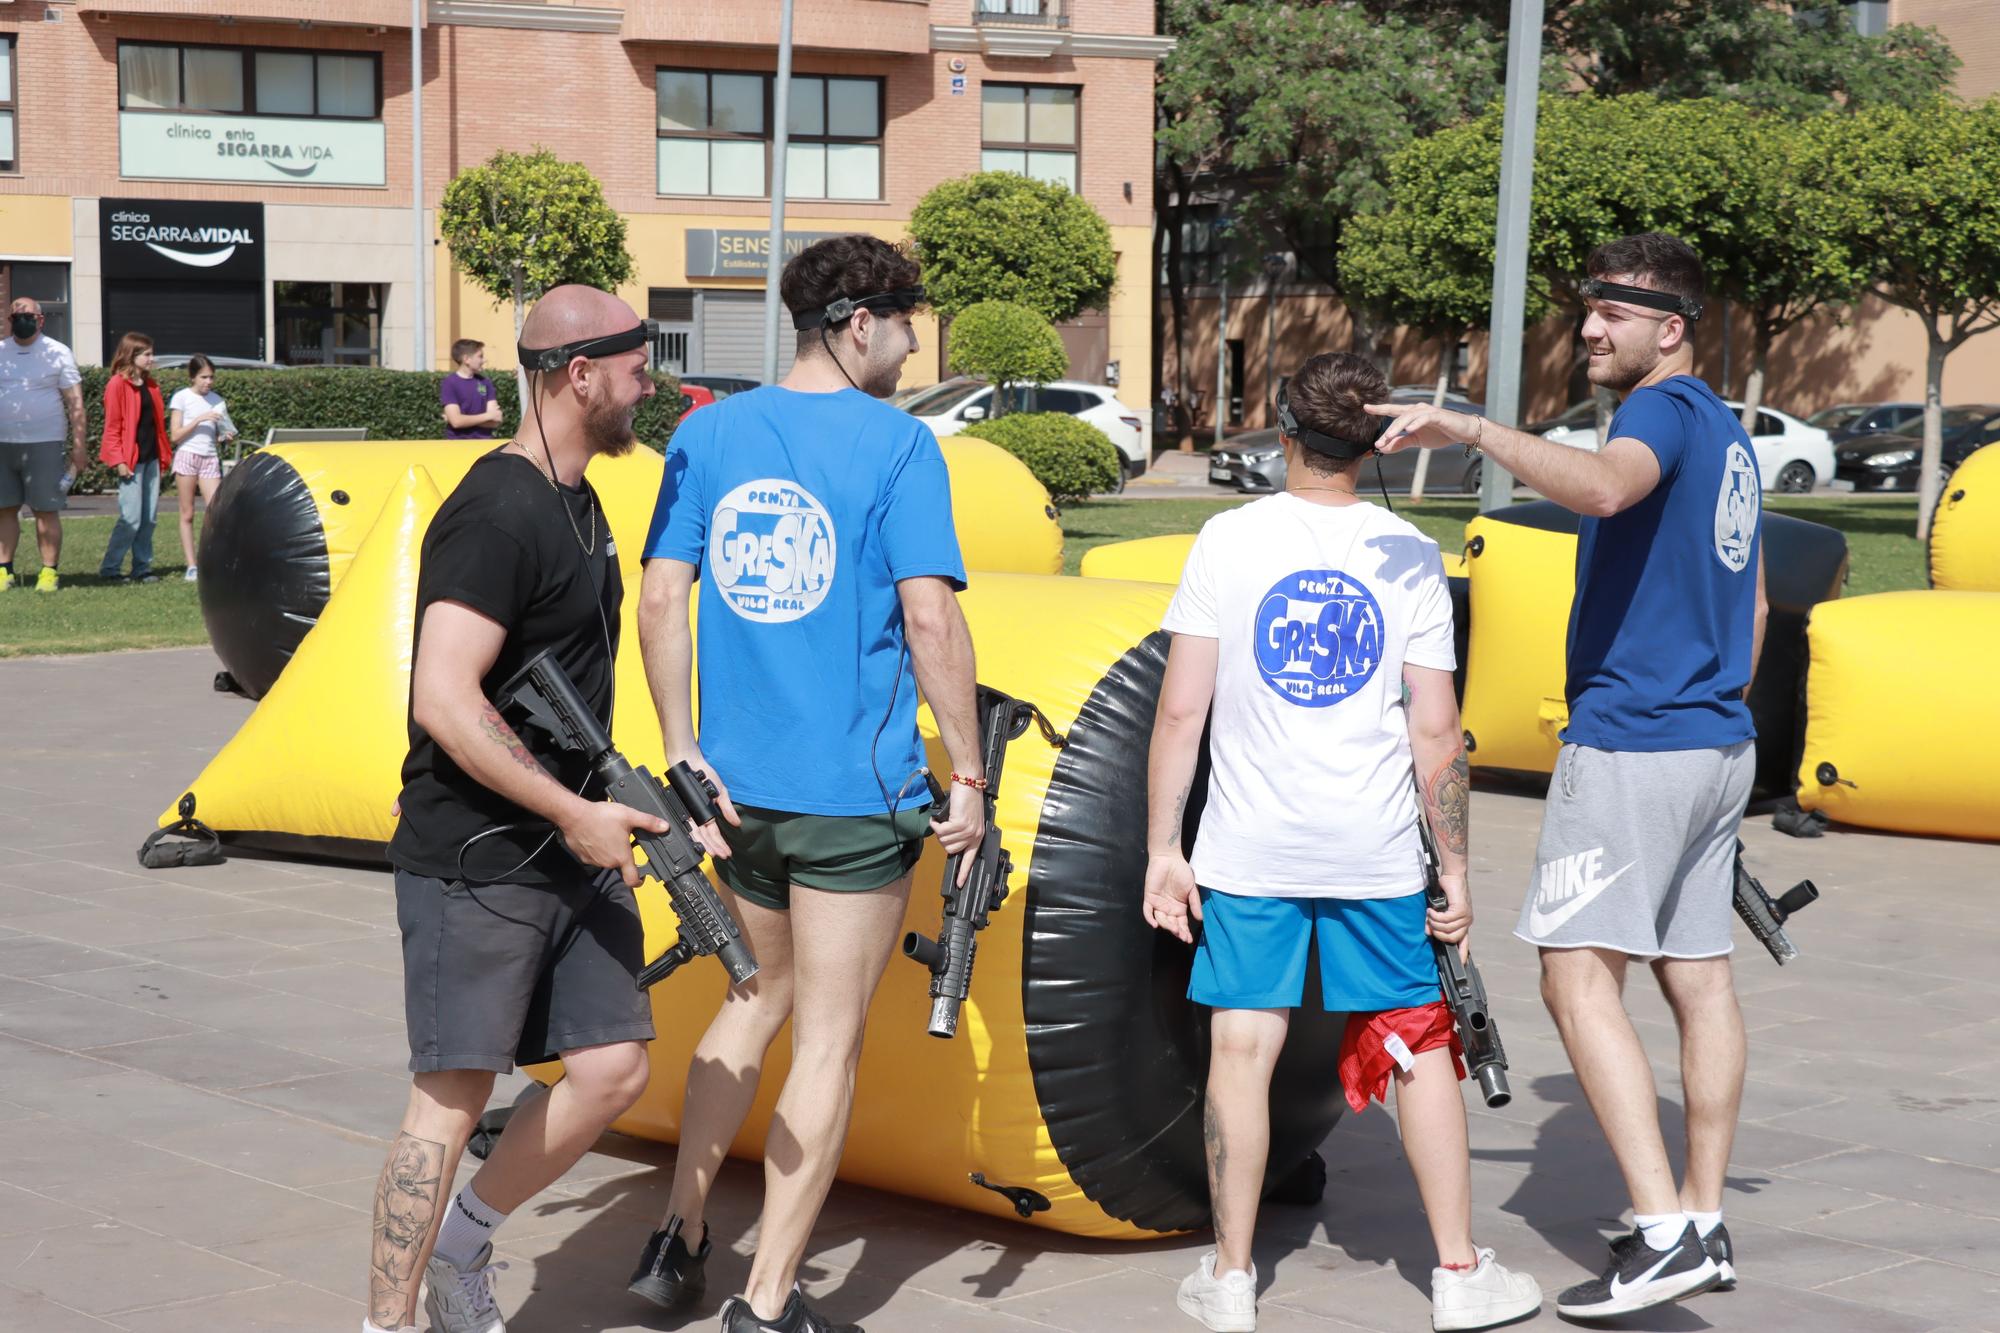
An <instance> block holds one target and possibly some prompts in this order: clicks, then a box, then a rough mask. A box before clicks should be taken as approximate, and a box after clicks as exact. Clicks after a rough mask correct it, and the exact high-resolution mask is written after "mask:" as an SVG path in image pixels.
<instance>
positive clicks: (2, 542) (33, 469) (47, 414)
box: [0, 296, 90, 592]
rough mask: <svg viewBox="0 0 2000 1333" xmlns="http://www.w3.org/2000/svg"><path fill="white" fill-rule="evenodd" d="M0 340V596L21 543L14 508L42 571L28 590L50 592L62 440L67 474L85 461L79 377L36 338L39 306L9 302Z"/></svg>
mask: <svg viewBox="0 0 2000 1333" xmlns="http://www.w3.org/2000/svg"><path fill="white" fill-rule="evenodd" d="M7 333H8V336H7V337H6V338H5V339H0V592H5V591H6V590H7V589H9V588H11V587H13V586H14V582H15V580H14V548H15V546H16V545H18V544H19V542H20V540H21V506H22V505H23V504H25V505H27V506H28V508H30V509H32V510H34V511H35V537H36V539H37V542H38V544H39V545H40V547H41V555H42V572H41V574H40V575H39V576H37V581H36V584H35V587H36V588H37V589H38V590H39V591H42V592H54V591H55V590H56V587H57V583H56V561H57V559H58V558H59V557H60V556H61V555H62V507H63V493H64V490H65V487H64V486H63V484H62V478H63V476H64V475H65V468H64V458H63V440H64V439H65V438H67V439H68V441H69V458H68V468H67V475H68V476H70V477H71V478H72V479H74V478H75V477H76V475H77V474H79V473H81V472H82V471H83V470H84V468H85V467H86V466H88V465H89V463H90V455H89V454H88V453H86V452H85V451H84V447H83V422H84V419H83V390H82V388H81V387H80V386H81V385H82V383H83V376H82V375H81V374H79V373H78V372H77V368H76V358H75V357H74V356H72V355H70V350H69V348H67V347H65V346H63V345H62V344H61V343H59V342H57V341H56V340H55V339H54V338H51V337H49V336H48V335H47V334H45V333H43V332H42V308H41V306H40V305H38V304H36V302H35V301H34V300H33V298H31V297H26V296H22V297H17V298H15V300H14V303H13V305H12V307H11V308H10V309H9V310H8V312H7Z"/></svg>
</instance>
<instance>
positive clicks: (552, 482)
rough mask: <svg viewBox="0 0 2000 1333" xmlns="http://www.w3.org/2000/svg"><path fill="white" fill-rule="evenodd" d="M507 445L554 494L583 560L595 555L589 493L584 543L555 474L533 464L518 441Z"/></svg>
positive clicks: (592, 505) (593, 505)
mask: <svg viewBox="0 0 2000 1333" xmlns="http://www.w3.org/2000/svg"><path fill="white" fill-rule="evenodd" d="M508 443H509V444H511V445H513V446H514V447H515V448H516V449H519V450H520V451H521V457H523V458H525V459H527V460H528V465H529V466H530V467H532V468H534V469H535V474H536V475H537V476H539V477H540V478H541V479H542V480H543V481H546V482H547V483H548V484H549V489H550V490H552V491H554V492H555V493H556V502H557V503H558V504H560V505H561V506H562V511H563V517H564V518H566V519H568V520H569V530H570V531H571V532H572V533H574V534H575V536H576V544H577V545H578V546H580V547H582V548H583V555H584V559H586V560H588V559H589V558H590V557H591V556H593V555H595V554H596V553H597V505H596V503H595V502H594V501H591V499H590V492H589V491H585V492H584V501H585V503H587V504H589V505H590V540H589V541H587V542H586V541H585V540H584V539H583V533H582V532H581V531H580V530H579V529H578V528H577V526H576V515H575V514H572V513H571V512H570V511H569V497H568V496H567V495H564V494H563V488H562V487H561V486H560V485H558V484H557V482H556V478H555V474H554V473H553V472H544V471H542V465H541V464H540V463H537V462H535V458H534V455H533V454H530V453H529V452H528V450H527V447H526V446H525V445H523V444H522V443H521V442H520V441H519V440H509V441H508Z"/></svg>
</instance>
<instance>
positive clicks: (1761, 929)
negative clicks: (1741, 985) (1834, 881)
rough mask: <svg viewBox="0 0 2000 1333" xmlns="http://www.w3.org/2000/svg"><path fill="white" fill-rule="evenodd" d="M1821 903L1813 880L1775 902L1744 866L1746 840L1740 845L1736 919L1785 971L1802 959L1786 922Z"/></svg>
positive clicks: (1737, 867) (1793, 886) (1798, 885)
mask: <svg viewBox="0 0 2000 1333" xmlns="http://www.w3.org/2000/svg"><path fill="white" fill-rule="evenodd" d="M1818 899H1819V888H1818V886H1817V885H1815V884H1814V883H1813V882H1812V881H1811V880H1809V879H1802V880H1800V881H1799V882H1798V883H1796V884H1794V885H1792V887H1791V888H1789V889H1786V890H1785V892H1784V896H1782V897H1780V898H1777V899H1773V898H1772V897H1771V895H1770V894H1768V893H1766V892H1764V886H1763V885H1762V884H1759V883H1758V882H1757V877H1756V876H1754V875H1752V874H1751V873H1750V872H1749V871H1748V870H1747V869H1745V868H1744V866H1743V840H1742V839H1741V838H1739V839H1737V841H1736V915H1738V916H1740V917H1742V918H1743V924H1744V925H1746V926H1748V927H1750V933H1751V934H1752V935H1755V936H1756V937H1757V939H1758V942H1759V943H1761V944H1762V945H1763V946H1764V947H1765V948H1766V949H1769V950H1770V951H1771V957H1773V958H1775V959H1777V960H1778V966H1780V967H1783V966H1784V965H1785V964H1786V963H1789V962H1791V961H1792V960H1793V959H1794V958H1797V957H1798V956H1799V950H1798V946H1797V945H1795V944H1793V943H1792V937H1791V936H1789V935H1787V934H1786V933H1785V922H1786V920H1787V919H1788V918H1789V917H1790V916H1791V915H1792V913H1794V912H1796V911H1798V910H1799V909H1800V908H1802V907H1808V906H1811V905H1812V904H1813V903H1814V902H1816V901H1817V900H1818Z"/></svg>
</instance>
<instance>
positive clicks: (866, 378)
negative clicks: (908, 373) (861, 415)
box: [856, 360, 903, 398]
mask: <svg viewBox="0 0 2000 1333" xmlns="http://www.w3.org/2000/svg"><path fill="white" fill-rule="evenodd" d="M902 381H903V363H902V361H901V360H898V361H895V362H894V363H892V364H889V365H880V366H878V365H876V364H875V363H874V362H873V361H863V362H862V363H861V374H860V376H859V377H858V378H857V381H856V387H857V388H859V389H860V390H861V392H863V393H865V394H867V395H868V396H869V397H870V398H887V397H888V396H889V395H890V394H892V393H894V392H896V386H897V385H898V384H900V383H902Z"/></svg>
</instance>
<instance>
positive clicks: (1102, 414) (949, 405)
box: [891, 375, 1831, 490]
mask: <svg viewBox="0 0 2000 1333" xmlns="http://www.w3.org/2000/svg"><path fill="white" fill-rule="evenodd" d="M1007 399H1008V401H1007V410H1008V411H1009V412H1067V413H1069V414H1070V415H1071V416H1074V417H1081V418H1082V419H1083V420H1085V421H1088V422H1089V423H1090V424H1091V425H1093V426H1095V427H1097V428H1098V429H1099V430H1101V431H1103V432H1104V434H1105V435H1106V436H1107V437H1108V438H1109V439H1110V441H1111V443H1112V445H1113V446H1114V447H1115V448H1116V449H1117V450H1118V456H1119V457H1120V458H1121V459H1122V460H1124V468H1123V470H1122V474H1121V475H1120V477H1119V481H1118V485H1119V489H1121V490H1122V489H1124V485H1125V478H1126V477H1136V476H1138V475H1139V474H1140V473H1141V472H1144V471H1145V470H1146V463H1147V458H1146V437H1145V432H1144V429H1143V425H1144V423H1143V422H1141V420H1140V419H1139V413H1138V411H1137V409H1135V408H1131V407H1127V406H1126V405H1125V404H1124V403H1121V402H1119V401H1118V395H1117V394H1115V393H1114V392H1112V391H1111V390H1110V389H1108V388H1106V387H1105V386H1104V385H1102V384H1085V383H1084V382H1083V381H1081V380H1052V381H1051V382H1049V383H1047V384H1041V385H1034V384H1016V385H1010V386H1009V387H1008V390H1007ZM891 401H895V400H893V399H892V400H891ZM896 406H898V407H900V408H902V409H903V410H904V411H905V412H908V413H909V414H910V415H911V416H913V417H915V418H916V419H917V420H919V421H921V422H923V423H924V424H925V425H926V426H929V427H930V428H931V433H932V434H934V435H936V436H937V437H938V438H939V439H943V438H944V437H945V436H947V435H956V434H958V432H960V431H962V430H964V429H965V428H966V427H967V426H969V425H971V424H972V423H973V422H975V421H984V420H985V419H986V418H987V417H989V416H991V415H992V414H993V386H992V385H990V384H988V383H987V382H986V381H985V380H979V379H972V378H970V377H968V376H963V375H961V376H959V377H957V378H955V379H948V380H945V381H944V382H943V383H941V384H933V385H931V386H930V387H929V388H925V389H918V390H916V391H915V392H913V393H911V394H910V395H909V396H908V397H907V398H903V399H902V401H900V402H897V403H896ZM1829 475H1831V474H1830V473H1829Z"/></svg>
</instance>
